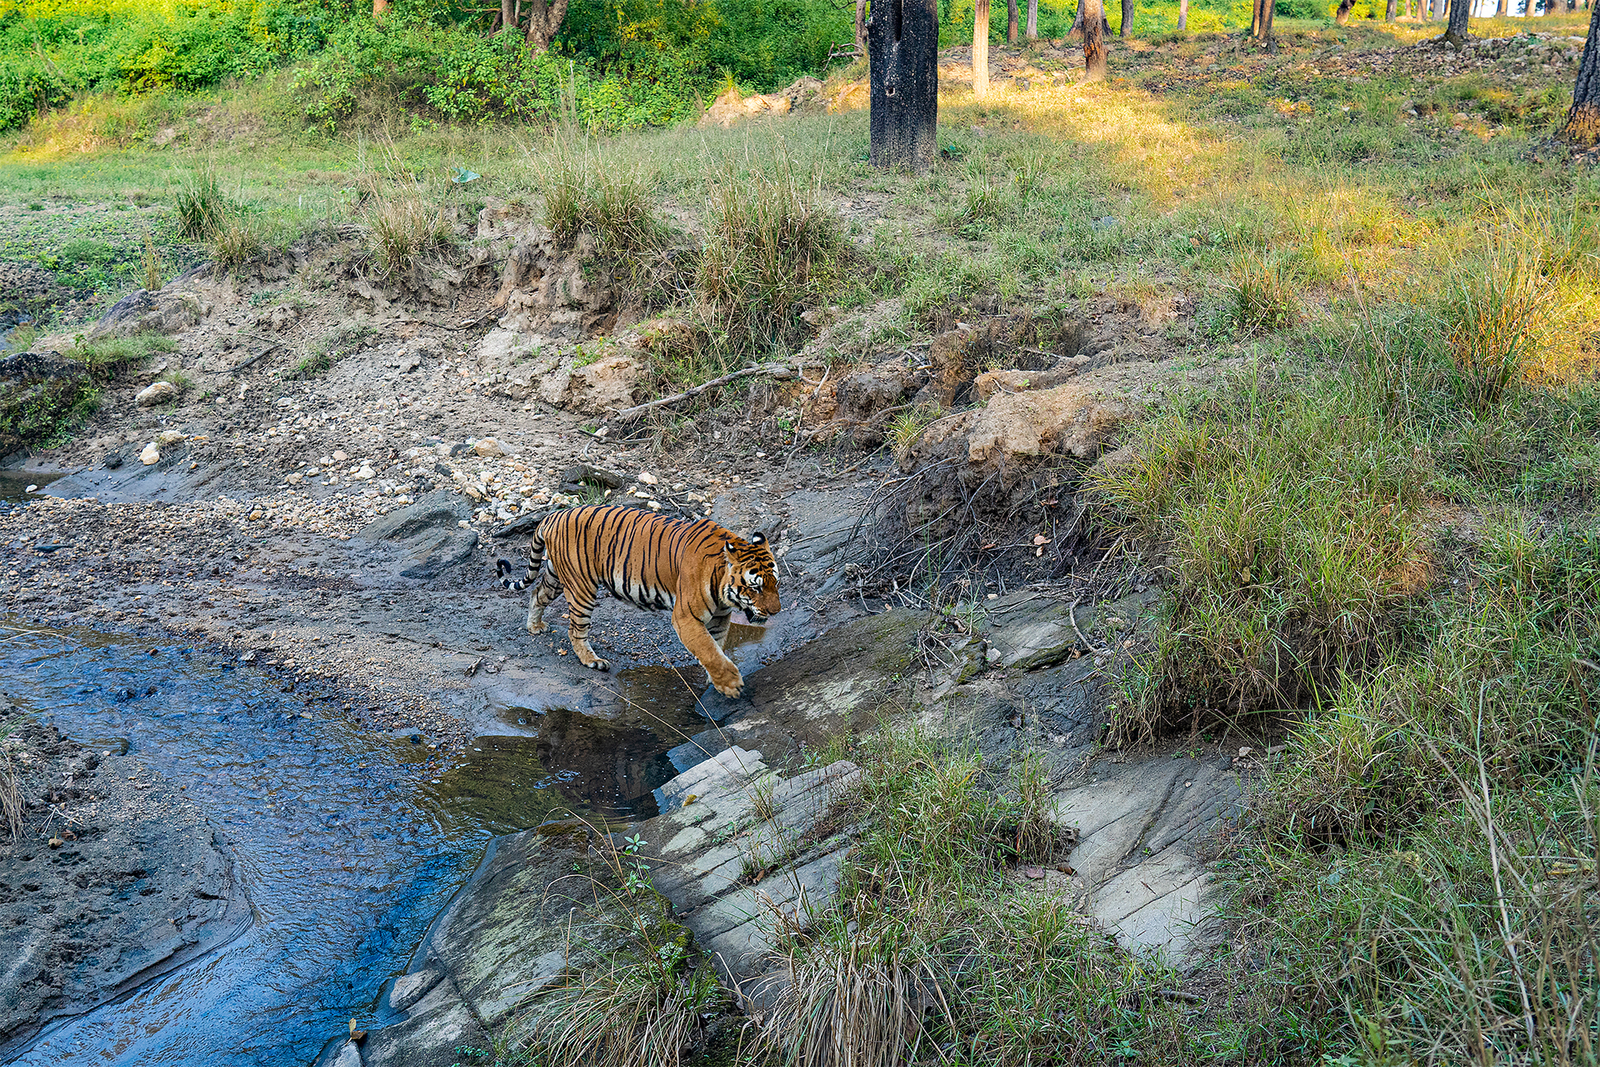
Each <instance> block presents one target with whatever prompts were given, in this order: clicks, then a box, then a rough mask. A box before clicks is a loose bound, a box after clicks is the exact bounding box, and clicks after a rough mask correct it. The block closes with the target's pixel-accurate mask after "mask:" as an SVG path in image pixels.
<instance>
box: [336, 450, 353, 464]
mask: <svg viewBox="0 0 1600 1067" xmlns="http://www.w3.org/2000/svg"><path fill="white" fill-rule="evenodd" d="M349 458H350V457H349V456H347V455H345V454H344V453H343V452H335V453H334V454H333V461H334V462H335V463H343V462H344V461H345V460H347V459H349Z"/></svg>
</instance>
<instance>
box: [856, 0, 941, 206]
mask: <svg viewBox="0 0 1600 1067" xmlns="http://www.w3.org/2000/svg"><path fill="white" fill-rule="evenodd" d="M867 57H868V58H867V62H868V67H869V72H870V77H871V88H872V97H871V99H872V112H871V115H870V117H869V121H870V124H871V130H872V140H871V143H870V148H869V149H868V151H867V160H868V162H870V163H871V164H872V165H873V166H875V167H890V168H893V169H895V170H900V169H905V170H909V171H911V172H912V173H913V174H926V173H927V172H928V170H929V168H931V167H932V166H933V161H934V159H935V157H937V156H938V154H939V139H938V125H939V8H938V4H937V2H936V0H873V4H872V19H871V21H869V22H868V23H867Z"/></svg>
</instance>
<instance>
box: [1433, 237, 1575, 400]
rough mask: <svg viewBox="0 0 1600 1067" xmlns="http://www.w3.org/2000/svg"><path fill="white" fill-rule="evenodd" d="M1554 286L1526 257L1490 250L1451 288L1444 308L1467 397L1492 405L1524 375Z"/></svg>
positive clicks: (1549, 312)
mask: <svg viewBox="0 0 1600 1067" xmlns="http://www.w3.org/2000/svg"><path fill="white" fill-rule="evenodd" d="M1554 304H1555V301H1554V292H1553V290H1552V289H1551V288H1550V286H1549V285H1548V284H1547V283H1546V282H1545V280H1544V279H1543V278H1542V277H1541V276H1540V274H1539V272H1538V271H1537V270H1536V269H1534V267H1533V266H1532V265H1531V264H1530V263H1529V262H1528V261H1527V260H1526V259H1525V258H1523V257H1520V256H1514V255H1511V256H1507V255H1501V254H1491V255H1490V256H1489V258H1488V261H1487V262H1486V263H1484V264H1482V265H1481V267H1479V268H1478V269H1474V270H1468V271H1463V272H1461V273H1460V274H1458V275H1457V276H1456V277H1455V278H1454V279H1452V281H1451V282H1450V284H1449V286H1448V287H1447V288H1446V290H1445V292H1444V294H1443V296H1442V298H1441V300H1440V308H1439V314H1440V318H1441V319H1442V320H1443V324H1444V328H1445V334H1444V341H1445V346H1446V348H1447V349H1448V351H1449V353H1450V358H1451V360H1452V362H1453V363H1454V364H1455V368H1456V373H1457V375H1458V376H1459V381H1460V388H1461V392H1462V394H1463V398H1464V399H1465V401H1466V402H1467V404H1468V405H1470V406H1471V408H1472V409H1473V410H1474V411H1477V412H1479V413H1482V412H1485V411H1487V410H1488V409H1489V408H1490V407H1492V406H1494V405H1495V404H1496V403H1498V402H1499V401H1500V398H1501V396H1502V395H1503V394H1504V393H1505V391H1506V389H1507V388H1509V387H1510V386H1511V385H1512V384H1513V383H1515V382H1516V381H1517V380H1518V379H1520V378H1521V377H1522V374H1523V371H1524V366H1525V364H1527V363H1528V362H1529V358H1530V355H1531V354H1532V353H1535V352H1537V351H1538V350H1539V349H1540V348H1541V347H1542V342H1543V338H1544V335H1545V333H1546V331H1547V330H1548V329H1549V327H1550V325H1551V322H1552V319H1553V318H1554V313H1555V307H1554Z"/></svg>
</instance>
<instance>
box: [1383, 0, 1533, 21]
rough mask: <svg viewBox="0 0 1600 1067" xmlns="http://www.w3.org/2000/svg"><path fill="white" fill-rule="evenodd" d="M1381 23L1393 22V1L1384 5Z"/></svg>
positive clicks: (1502, 1) (1502, 0)
mask: <svg viewBox="0 0 1600 1067" xmlns="http://www.w3.org/2000/svg"><path fill="white" fill-rule="evenodd" d="M1504 2H1505V0H1501V3H1504ZM1383 21H1385V22H1393V21H1394V0H1389V2H1388V4H1386V5H1384V9H1383Z"/></svg>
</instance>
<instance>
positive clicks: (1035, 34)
mask: <svg viewBox="0 0 1600 1067" xmlns="http://www.w3.org/2000/svg"><path fill="white" fill-rule="evenodd" d="M1183 2H1184V3H1186V4H1187V3H1188V2H1189V0H1183ZM1026 33H1027V37H1028V40H1030V41H1037V40H1038V39H1039V0H1028V29H1027V31H1026Z"/></svg>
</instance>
